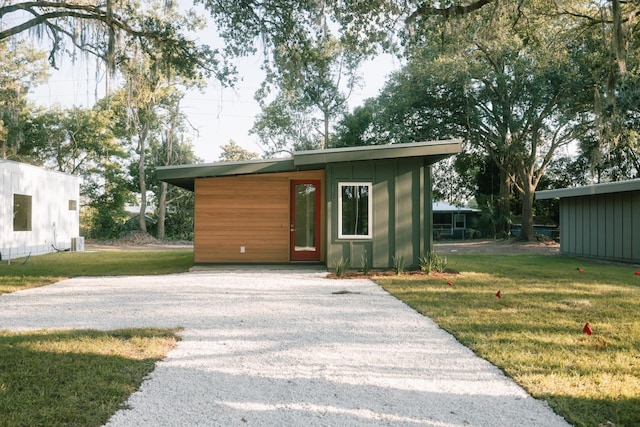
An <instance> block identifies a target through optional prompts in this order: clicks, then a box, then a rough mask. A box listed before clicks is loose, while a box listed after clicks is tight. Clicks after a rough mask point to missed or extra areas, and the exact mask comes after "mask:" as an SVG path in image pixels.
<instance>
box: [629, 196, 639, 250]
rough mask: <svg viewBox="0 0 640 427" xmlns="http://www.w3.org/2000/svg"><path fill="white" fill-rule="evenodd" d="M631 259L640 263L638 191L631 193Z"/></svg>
mask: <svg viewBox="0 0 640 427" xmlns="http://www.w3.org/2000/svg"><path fill="white" fill-rule="evenodd" d="M631 236H632V237H631V259H632V260H634V261H638V262H640V191H635V192H633V193H631Z"/></svg>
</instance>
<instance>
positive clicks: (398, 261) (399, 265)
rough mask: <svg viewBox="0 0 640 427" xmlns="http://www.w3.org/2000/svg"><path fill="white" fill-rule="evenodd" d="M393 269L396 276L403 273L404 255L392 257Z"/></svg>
mask: <svg viewBox="0 0 640 427" xmlns="http://www.w3.org/2000/svg"><path fill="white" fill-rule="evenodd" d="M393 271H394V272H395V273H396V274H397V275H398V276H399V275H401V274H402V273H404V257H403V256H402V255H400V256H397V257H396V256H394V257H393Z"/></svg>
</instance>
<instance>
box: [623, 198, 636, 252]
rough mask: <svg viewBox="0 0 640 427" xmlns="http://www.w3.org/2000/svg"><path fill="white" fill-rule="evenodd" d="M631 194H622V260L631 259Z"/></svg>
mask: <svg viewBox="0 0 640 427" xmlns="http://www.w3.org/2000/svg"><path fill="white" fill-rule="evenodd" d="M632 207H633V193H623V194H622V209H621V215H622V248H621V250H622V258H625V259H631V258H632V257H633V251H632V250H631V247H632V246H631V245H632V241H631V236H632V235H633V209H632Z"/></svg>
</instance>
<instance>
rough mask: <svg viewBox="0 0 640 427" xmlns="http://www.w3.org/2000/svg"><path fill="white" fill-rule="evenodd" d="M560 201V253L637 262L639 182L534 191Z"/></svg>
mask: <svg viewBox="0 0 640 427" xmlns="http://www.w3.org/2000/svg"><path fill="white" fill-rule="evenodd" d="M554 198H557V199H560V252H561V253H563V254H567V255H575V256H582V257H589V258H598V259H603V260H611V261H623V262H640V179H635V180H629V181H621V182H612V183H605V184H595V185H588V186H584V187H576V188H566V189H561V190H545V191H537V192H536V199H554Z"/></svg>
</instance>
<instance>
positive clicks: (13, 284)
mask: <svg viewBox="0 0 640 427" xmlns="http://www.w3.org/2000/svg"><path fill="white" fill-rule="evenodd" d="M24 261H25V259H24V258H22V259H14V260H11V264H9V263H8V262H7V261H1V262H0V294H3V293H7V292H14V291H17V290H20V289H27V288H33V287H36V286H43V285H48V284H51V283H54V282H57V281H59V280H62V279H65V278H68V277H77V276H122V275H147V274H167V273H181V272H185V271H187V270H188V269H189V267H191V266H192V265H193V251H190V250H166V251H152V250H141V251H132V250H122V251H118V250H108V251H95V252H59V253H51V254H47V255H39V256H34V257H31V258H29V259H28V260H27V262H26V263H25V264H23V262H24Z"/></svg>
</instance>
